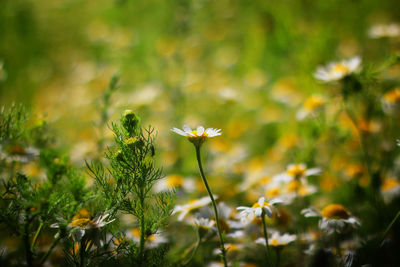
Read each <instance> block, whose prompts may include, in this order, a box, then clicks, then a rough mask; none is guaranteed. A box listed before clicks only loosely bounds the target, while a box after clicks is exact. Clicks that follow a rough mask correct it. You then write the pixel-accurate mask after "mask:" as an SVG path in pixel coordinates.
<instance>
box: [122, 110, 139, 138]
mask: <svg viewBox="0 0 400 267" xmlns="http://www.w3.org/2000/svg"><path fill="white" fill-rule="evenodd" d="M121 122H122V126H123V127H124V129H125V130H126V131H127V132H128V134H129V136H131V137H133V136H137V135H138V132H139V125H140V118H139V117H137V116H136V115H135V113H133V111H132V110H130V109H128V110H125V112H124V115H123V116H122V119H121Z"/></svg>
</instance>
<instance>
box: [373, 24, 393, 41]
mask: <svg viewBox="0 0 400 267" xmlns="http://www.w3.org/2000/svg"><path fill="white" fill-rule="evenodd" d="M368 35H369V37H371V38H374V39H378V38H393V37H398V36H400V25H399V24H396V23H391V24H377V25H374V26H372V27H371V28H370V29H369V31H368Z"/></svg>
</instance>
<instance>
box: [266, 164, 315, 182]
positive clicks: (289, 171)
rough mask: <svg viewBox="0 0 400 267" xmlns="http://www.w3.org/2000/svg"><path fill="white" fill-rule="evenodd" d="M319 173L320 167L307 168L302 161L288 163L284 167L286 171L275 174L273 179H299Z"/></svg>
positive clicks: (285, 180) (288, 180)
mask: <svg viewBox="0 0 400 267" xmlns="http://www.w3.org/2000/svg"><path fill="white" fill-rule="evenodd" d="M320 173H321V169H320V168H311V169H307V166H306V165H305V164H304V163H299V164H289V165H288V166H287V167H286V172H284V173H281V174H278V175H275V176H274V178H273V179H274V180H276V181H280V182H290V181H292V180H300V179H303V178H305V177H307V176H311V175H318V174H320Z"/></svg>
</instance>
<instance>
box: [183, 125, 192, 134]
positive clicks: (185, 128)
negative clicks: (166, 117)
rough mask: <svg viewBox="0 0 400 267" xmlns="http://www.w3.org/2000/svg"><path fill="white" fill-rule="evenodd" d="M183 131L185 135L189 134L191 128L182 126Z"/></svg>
mask: <svg viewBox="0 0 400 267" xmlns="http://www.w3.org/2000/svg"><path fill="white" fill-rule="evenodd" d="M183 130H184V131H185V132H186V133H191V132H192V128H190V127H189V126H187V125H183Z"/></svg>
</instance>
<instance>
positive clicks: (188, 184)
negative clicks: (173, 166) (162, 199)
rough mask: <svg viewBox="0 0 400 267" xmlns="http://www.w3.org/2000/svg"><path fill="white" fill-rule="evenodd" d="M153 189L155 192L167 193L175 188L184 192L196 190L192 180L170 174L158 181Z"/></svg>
mask: <svg viewBox="0 0 400 267" xmlns="http://www.w3.org/2000/svg"><path fill="white" fill-rule="evenodd" d="M153 188H154V191H155V192H161V191H168V190H173V189H175V188H179V189H183V190H184V191H185V192H193V191H194V190H195V189H196V184H195V181H194V179H193V178H190V177H183V176H182V175H179V174H171V175H168V176H166V177H164V179H161V180H158V181H157V182H156V183H155V184H154V187H153Z"/></svg>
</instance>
